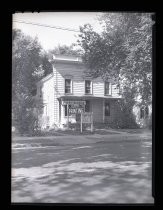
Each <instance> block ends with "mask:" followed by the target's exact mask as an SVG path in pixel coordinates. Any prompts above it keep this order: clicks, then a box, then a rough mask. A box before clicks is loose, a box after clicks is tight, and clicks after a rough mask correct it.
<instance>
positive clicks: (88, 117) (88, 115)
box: [81, 112, 93, 133]
mask: <svg viewBox="0 0 163 210" xmlns="http://www.w3.org/2000/svg"><path fill="white" fill-rule="evenodd" d="M83 123H85V124H91V132H93V113H92V112H82V113H81V133H82V131H83Z"/></svg>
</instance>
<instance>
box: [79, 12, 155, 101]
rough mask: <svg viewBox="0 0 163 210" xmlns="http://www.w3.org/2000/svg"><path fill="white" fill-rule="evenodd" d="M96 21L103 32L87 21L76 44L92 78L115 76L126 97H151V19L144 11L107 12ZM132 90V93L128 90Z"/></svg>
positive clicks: (149, 98) (81, 28)
mask: <svg viewBox="0 0 163 210" xmlns="http://www.w3.org/2000/svg"><path fill="white" fill-rule="evenodd" d="M99 21H100V22H101V24H102V25H103V32H102V33H101V34H98V33H97V32H95V31H93V28H92V27H91V25H90V24H86V25H84V26H83V27H80V35H79V39H78V43H79V45H80V46H81V47H82V48H83V50H84V55H83V60H84V62H85V64H86V65H87V67H88V69H89V71H88V73H89V74H90V75H91V76H93V77H98V76H102V77H103V78H104V79H109V78H114V79H116V80H117V79H118V81H119V83H118V84H120V83H121V90H122V94H123V96H125V99H126V100H130V99H131V98H130V99H129V98H128V97H126V96H127V95H129V96H132V100H134V99H135V98H136V97H137V96H140V97H141V103H144V104H150V103H151V100H152V59H151V56H152V24H153V22H152V20H151V14H147V13H106V14H104V15H103V16H102V17H101V18H100V19H99ZM131 90H132V94H130V91H131Z"/></svg>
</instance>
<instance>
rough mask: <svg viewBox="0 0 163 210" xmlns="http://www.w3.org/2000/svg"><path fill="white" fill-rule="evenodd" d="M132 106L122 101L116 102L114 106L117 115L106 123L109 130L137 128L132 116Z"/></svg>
mask: <svg viewBox="0 0 163 210" xmlns="http://www.w3.org/2000/svg"><path fill="white" fill-rule="evenodd" d="M133 104H134V103H131V104H128V103H125V102H123V101H117V102H116V104H115V106H116V108H117V113H118V114H117V115H116V116H115V118H114V119H113V120H112V121H111V122H110V123H108V125H109V127H110V128H132V129H133V128H139V125H138V124H137V123H136V118H135V116H134V115H133V112H132V108H133Z"/></svg>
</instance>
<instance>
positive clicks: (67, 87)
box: [65, 79, 72, 94]
mask: <svg viewBox="0 0 163 210" xmlns="http://www.w3.org/2000/svg"><path fill="white" fill-rule="evenodd" d="M71 86H72V81H71V79H65V93H67V94H68V93H72V88H71Z"/></svg>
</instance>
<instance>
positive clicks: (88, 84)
mask: <svg viewBox="0 0 163 210" xmlns="http://www.w3.org/2000/svg"><path fill="white" fill-rule="evenodd" d="M85 94H92V82H91V80H85Z"/></svg>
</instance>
